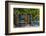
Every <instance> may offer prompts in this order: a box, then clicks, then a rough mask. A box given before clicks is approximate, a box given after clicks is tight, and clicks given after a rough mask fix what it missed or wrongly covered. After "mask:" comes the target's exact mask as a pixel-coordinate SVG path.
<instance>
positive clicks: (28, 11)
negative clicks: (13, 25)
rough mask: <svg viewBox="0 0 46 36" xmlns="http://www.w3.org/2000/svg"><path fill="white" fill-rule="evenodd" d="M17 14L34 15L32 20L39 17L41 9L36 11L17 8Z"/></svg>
mask: <svg viewBox="0 0 46 36" xmlns="http://www.w3.org/2000/svg"><path fill="white" fill-rule="evenodd" d="M14 12H15V14H30V15H32V18H33V20H34V18H35V17H36V16H38V17H39V9H34V8H15V9H14Z"/></svg>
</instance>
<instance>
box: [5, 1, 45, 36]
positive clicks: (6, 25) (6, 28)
mask: <svg viewBox="0 0 46 36" xmlns="http://www.w3.org/2000/svg"><path fill="white" fill-rule="evenodd" d="M9 2H12V3H27V4H42V5H43V31H37V32H22V33H9V32H8V3H9ZM44 32H45V3H40V2H39V3H38V2H24V1H23V2H22V1H21V2H20V1H5V35H17V34H32V33H44Z"/></svg>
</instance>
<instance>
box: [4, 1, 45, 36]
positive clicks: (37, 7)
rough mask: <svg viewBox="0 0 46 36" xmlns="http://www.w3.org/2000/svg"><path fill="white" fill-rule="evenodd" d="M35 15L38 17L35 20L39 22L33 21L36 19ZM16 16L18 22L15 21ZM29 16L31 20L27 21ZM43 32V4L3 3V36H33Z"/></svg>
mask: <svg viewBox="0 0 46 36" xmlns="http://www.w3.org/2000/svg"><path fill="white" fill-rule="evenodd" d="M23 12H24V13H23ZM25 12H26V13H25ZM29 12H30V13H29ZM32 12H33V13H32ZM35 12H36V13H35ZM18 14H21V15H18ZM25 15H27V16H25ZM31 15H32V16H31ZM36 15H38V17H37V18H38V21H39V22H35V20H36V19H37V18H36V19H35V16H36ZM17 16H18V19H19V20H17ZM30 16H31V18H32V19H31V21H30V19H29V17H30ZM19 17H20V18H21V19H20V18H19ZM22 17H23V18H22ZM26 18H28V19H29V22H28V19H27V20H26ZM25 20H26V21H25ZM16 21H19V22H16ZM20 22H21V23H20ZM22 22H23V23H24V24H23V23H22ZM17 24H18V25H17ZM30 24H31V25H30ZM28 25H29V26H28ZM14 26H15V27H14ZM44 32H45V3H40V2H39V3H38V2H22V1H5V35H16V34H33V33H44Z"/></svg>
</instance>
